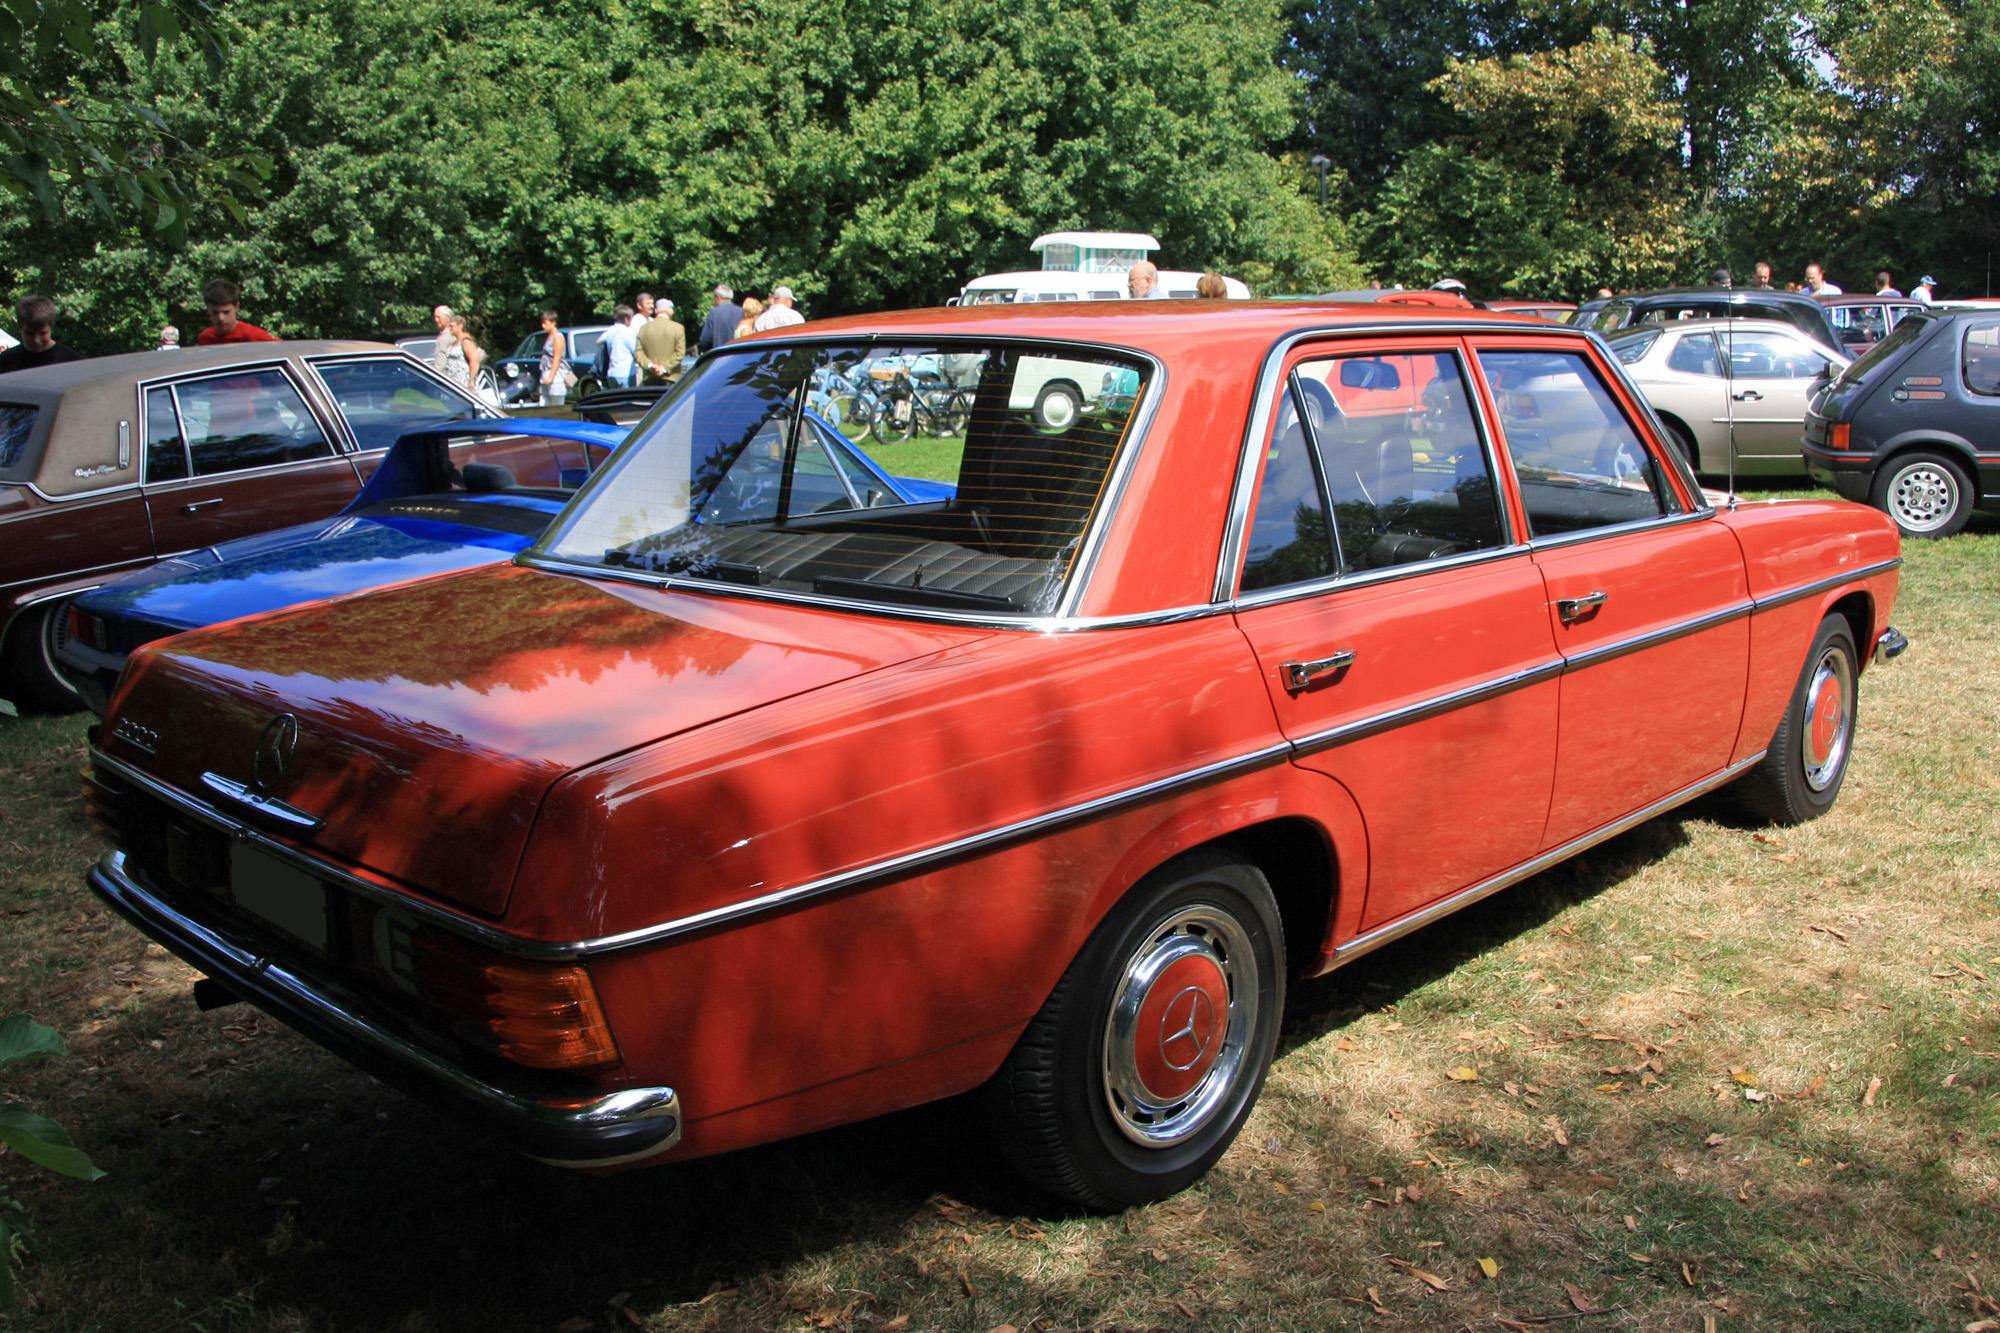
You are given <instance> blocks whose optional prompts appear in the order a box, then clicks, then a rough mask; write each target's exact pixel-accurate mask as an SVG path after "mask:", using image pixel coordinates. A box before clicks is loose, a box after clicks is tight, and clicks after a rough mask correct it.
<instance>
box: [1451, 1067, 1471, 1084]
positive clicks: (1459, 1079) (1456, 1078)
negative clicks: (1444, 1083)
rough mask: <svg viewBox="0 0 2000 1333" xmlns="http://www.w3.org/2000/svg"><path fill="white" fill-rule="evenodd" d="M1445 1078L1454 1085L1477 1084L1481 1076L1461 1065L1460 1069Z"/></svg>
mask: <svg viewBox="0 0 2000 1333" xmlns="http://www.w3.org/2000/svg"><path fill="white" fill-rule="evenodd" d="M1445 1077H1446V1078H1448V1079H1450V1080H1451V1081H1452V1082H1454V1083H1477V1082H1478V1081H1479V1074H1478V1073H1477V1072H1476V1071H1475V1070H1471V1069H1468V1068H1466V1067H1465V1066H1464V1065H1460V1066H1459V1067H1458V1068H1456V1069H1454V1070H1452V1071H1451V1072H1450V1073H1449V1074H1446V1075H1445Z"/></svg>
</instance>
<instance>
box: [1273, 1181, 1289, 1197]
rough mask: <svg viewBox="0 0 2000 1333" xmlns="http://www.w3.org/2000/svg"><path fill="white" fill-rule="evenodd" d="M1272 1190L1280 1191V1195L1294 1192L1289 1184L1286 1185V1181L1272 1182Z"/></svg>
mask: <svg viewBox="0 0 2000 1333" xmlns="http://www.w3.org/2000/svg"><path fill="white" fill-rule="evenodd" d="M1271 1188H1272V1189H1274V1190H1276V1191H1278V1193H1280V1194H1290V1193H1291V1192H1292V1187H1291V1186H1290V1185H1287V1184H1286V1183H1285V1182H1284V1181H1282V1180H1274V1181H1272V1182H1271Z"/></svg>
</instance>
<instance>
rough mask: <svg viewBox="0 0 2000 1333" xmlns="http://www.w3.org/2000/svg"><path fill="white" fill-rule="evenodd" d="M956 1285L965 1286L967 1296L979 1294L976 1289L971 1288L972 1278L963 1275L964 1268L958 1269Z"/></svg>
mask: <svg viewBox="0 0 2000 1333" xmlns="http://www.w3.org/2000/svg"><path fill="white" fill-rule="evenodd" d="M958 1285H959V1286H961V1287H964V1288H965V1294H966V1295H967V1296H968V1297H973V1296H977V1295H978V1294H979V1293H978V1292H977V1291H976V1290H974V1289H973V1286H972V1279H971V1278H969V1277H967V1276H966V1275H965V1270H964V1269H962V1268H961V1269H960V1270H959V1271H958Z"/></svg>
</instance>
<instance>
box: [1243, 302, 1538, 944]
mask: <svg viewBox="0 0 2000 1333" xmlns="http://www.w3.org/2000/svg"><path fill="white" fill-rule="evenodd" d="M1412 386H1421V394H1422V397H1421V400H1420V401H1418V402H1414V403H1412V402H1410V400H1409V396H1408V395H1409V392H1410V390H1411V387H1412ZM1281 395H1282V397H1281V399H1280V401H1279V402H1278V403H1276V404H1274V411H1273V413H1272V417H1273V419H1274V426H1273V429H1272V433H1271V434H1270V436H1269V437H1268V444H1267V447H1266V456H1265V459H1264V462H1263V466H1262V469H1261V479H1260V483H1259V488H1258V490H1257V493H1256V496H1255V499H1254V501H1253V502H1252V506H1251V514H1250V519H1249V526H1248V529H1247V531H1246V534H1245V541H1244V547H1245V558H1244V561H1243V566H1242V570H1241V573H1240V576H1239V591H1238V600H1237V612H1236V616H1237V622H1238V623H1239V624H1240V625H1241V626H1242V629H1243V632H1244V634H1245V635H1246V636H1247V637H1248V638H1249V641H1250V644H1251V647H1252V649H1253V650H1254V651H1255V653H1256V656H1257V659H1258V662H1259V664H1260V666H1261V668H1262V672H1263V677H1264V682H1265V685H1266V687H1267V688H1268V690H1269V692H1270V697H1271V702H1272V706H1273V707H1274V708H1275V709H1276V711H1277V716H1278V723H1279V726H1280V727H1281V729H1282V730H1283V733H1284V735H1285V736H1286V737H1287V738H1288V739H1289V740H1290V741H1292V743H1293V744H1294V745H1295V746H1296V749H1297V759H1296V762H1298V763H1299V764H1301V765H1303V766H1305V767H1307V768H1311V769H1313V770H1315V771H1317V772H1321V773H1324V774H1327V775H1328V776H1330V777H1333V778H1335V779H1337V780H1338V781H1339V782H1341V783H1342V784H1343V785H1344V786H1345V787H1346V788H1347V789H1348V791H1349V792H1350V793H1351V794H1352V795H1353V797H1354V799H1355V801H1356V803H1357V804H1358V806H1359V808H1360V810H1361V812H1362V816H1363V818H1364V819H1365V820H1366V822H1367V830H1368V889H1367V895H1366V899H1365V902H1364V905H1363V913H1362V922H1361V926H1362V929H1364V930H1366V929H1372V928H1373V927H1375V926H1377V925H1380V924H1382V923H1384V922H1387V921H1391V920H1394V919H1395V918H1397V917H1401V916H1404V915H1406V914H1408V913H1410V912H1413V911H1417V910H1419V909H1421V908H1423V907H1425V906H1427V905H1428V904H1431V903H1434V902H1436V901H1438V900H1439V899H1441V898H1444V897H1447V896H1449V895H1451V894H1452V893H1455V892H1457V891H1459V890H1461V889H1465V888H1467V887H1469V886H1472V885H1475V884H1477V883H1479V882H1480V881H1482V880H1484V879H1487V878H1489V877H1491V876H1493V875H1496V874H1498V873H1499V872H1501V871H1503V870H1505V869H1507V868H1509V867H1511V866H1513V865H1515V864H1517V863H1519V862H1521V861H1524V860H1527V859H1528V858H1529V857H1531V856H1533V855H1534V853H1535V851H1536V849H1537V848H1538V847H1539V845H1540V842H1541V833H1542V825H1543V821H1544V819H1545V817H1546V815H1547V811H1548V798H1549V786H1550V782H1551V781H1552V778H1553V774H1554V765H1555V736H1556V733H1555V722H1556V709H1557V686H1556V681H1555V674H1556V671H1557V669H1558V665H1559V664H1558V661H1557V656H1556V652H1555V644H1554V639H1553V635H1552V633H1551V631H1550V629H1549V624H1548V617H1547V614H1546V608H1545V606H1544V601H1545V596H1544V592H1543V587H1542V577H1541V574H1540V572H1539V570H1538V569H1537V568H1536V566H1535V564H1534V562H1533V561H1532V559H1531V558H1530V557H1529V554H1528V552H1527V550H1526V548H1525V547H1524V546H1523V545H1522V544H1520V543H1519V542H1518V541H1516V540H1515V537H1514V532H1513V527H1512V521H1511V519H1510V517H1509V515H1508V513H1507V510H1506V506H1505V505H1504V504H1503V502H1502V499H1501V492H1500V488H1499V487H1498V486H1497V485H1496V473H1495V464H1494V458H1493V452H1492V449H1491V442H1490V441H1489V440H1488V439H1487V438H1486V437H1485V434H1484V432H1483V430H1482V428H1481V425H1480V422H1479V419H1478V413H1477V411H1476V409H1475V406H1474V396H1473V394H1472V393H1471V392H1470V378H1469V374H1468V370H1467V367H1466V363H1465V357H1464V351H1463V347H1462V345H1461V344H1459V343H1458V342H1456V341H1444V340H1430V341H1413V342H1407V343H1397V344H1389V345H1383V346H1379V347H1374V348H1371V349H1370V350H1367V351H1360V350H1345V349H1341V350H1335V349H1316V350H1312V351H1308V352H1306V353H1304V354H1302V355H1299V356H1297V357H1295V358H1294V360H1293V362H1292V364H1291V365H1290V366H1289V367H1288V372H1287V377H1286V379H1285V380H1284V381H1283V383H1282V388H1281ZM1343 400H1345V401H1346V402H1347V403H1350V404H1352V405H1354V406H1355V408H1356V410H1355V411H1354V412H1353V413H1350V412H1348V411H1347V410H1345V409H1344V408H1343V406H1342V402H1343ZM1399 401H1401V402H1402V404H1403V405H1402V406H1395V405H1396V404H1397V403H1398V402H1399Z"/></svg>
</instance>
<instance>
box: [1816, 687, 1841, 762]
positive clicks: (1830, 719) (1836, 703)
mask: <svg viewBox="0 0 2000 1333" xmlns="http://www.w3.org/2000/svg"><path fill="white" fill-rule="evenodd" d="M1839 735H1840V684H1839V682H1838V681H1834V680H1828V681H1825V682H1823V683H1822V684H1821V685H1820V689H1819V698H1817V699H1815V700H1813V712H1812V740H1813V751H1814V752H1815V753H1816V754H1817V755H1818V756H1819V757H1820V758H1821V759H1822V760H1823V759H1825V757H1826V756H1827V755H1829V754H1831V753H1832V752H1833V745H1834V742H1835V740H1837V739H1838V738H1839Z"/></svg>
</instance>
